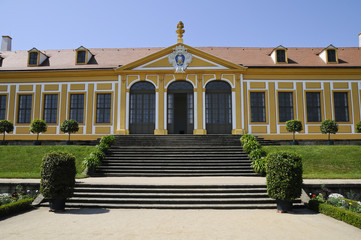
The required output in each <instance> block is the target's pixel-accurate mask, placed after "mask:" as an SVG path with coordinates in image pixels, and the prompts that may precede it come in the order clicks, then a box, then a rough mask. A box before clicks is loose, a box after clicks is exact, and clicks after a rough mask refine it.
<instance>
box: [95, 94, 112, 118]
mask: <svg viewBox="0 0 361 240" xmlns="http://www.w3.org/2000/svg"><path fill="white" fill-rule="evenodd" d="M97 96H98V97H97V118H96V122H97V123H110V116H111V114H110V113H111V107H112V105H111V104H112V95H111V94H110V93H105V94H98V95H97Z"/></svg>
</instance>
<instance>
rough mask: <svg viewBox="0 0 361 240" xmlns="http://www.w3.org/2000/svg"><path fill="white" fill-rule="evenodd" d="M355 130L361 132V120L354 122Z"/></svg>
mask: <svg viewBox="0 0 361 240" xmlns="http://www.w3.org/2000/svg"><path fill="white" fill-rule="evenodd" d="M356 132H358V133H361V122H358V123H357V124H356Z"/></svg>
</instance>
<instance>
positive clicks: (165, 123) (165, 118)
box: [164, 92, 168, 130]
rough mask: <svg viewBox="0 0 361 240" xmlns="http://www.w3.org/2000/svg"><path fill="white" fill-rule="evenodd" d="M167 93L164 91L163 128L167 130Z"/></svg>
mask: <svg viewBox="0 0 361 240" xmlns="http://www.w3.org/2000/svg"><path fill="white" fill-rule="evenodd" d="M167 100H168V95H167V92H164V130H167V125H168V124H167V121H168V114H167V113H168V102H167Z"/></svg>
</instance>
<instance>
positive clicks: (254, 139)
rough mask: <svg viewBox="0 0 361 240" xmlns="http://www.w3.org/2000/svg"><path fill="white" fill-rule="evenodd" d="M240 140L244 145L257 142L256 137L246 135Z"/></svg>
mask: <svg viewBox="0 0 361 240" xmlns="http://www.w3.org/2000/svg"><path fill="white" fill-rule="evenodd" d="M240 140H241V144H242V145H244V144H246V143H247V142H249V141H257V139H256V137H255V136H253V135H251V134H244V135H243V136H242V137H241V139H240Z"/></svg>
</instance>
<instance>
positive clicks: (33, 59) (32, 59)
mask: <svg viewBox="0 0 361 240" xmlns="http://www.w3.org/2000/svg"><path fill="white" fill-rule="evenodd" d="M38 55H39V53H38V52H29V65H38Z"/></svg>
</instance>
